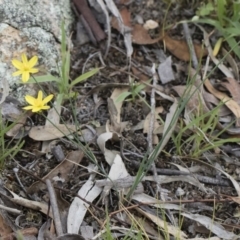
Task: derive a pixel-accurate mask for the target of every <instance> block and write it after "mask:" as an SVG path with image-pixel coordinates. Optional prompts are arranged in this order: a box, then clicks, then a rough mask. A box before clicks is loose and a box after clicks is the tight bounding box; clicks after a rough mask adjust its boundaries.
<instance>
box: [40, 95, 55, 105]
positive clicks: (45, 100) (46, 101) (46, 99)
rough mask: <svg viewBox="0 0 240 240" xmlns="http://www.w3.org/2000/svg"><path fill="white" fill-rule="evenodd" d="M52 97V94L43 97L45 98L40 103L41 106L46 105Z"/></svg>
mask: <svg viewBox="0 0 240 240" xmlns="http://www.w3.org/2000/svg"><path fill="white" fill-rule="evenodd" d="M53 97H54V95H53V94H50V95H49V96H47V97H45V98H44V99H43V101H42V102H43V105H45V104H46V103H48V102H50V101H51V100H52V98H53Z"/></svg>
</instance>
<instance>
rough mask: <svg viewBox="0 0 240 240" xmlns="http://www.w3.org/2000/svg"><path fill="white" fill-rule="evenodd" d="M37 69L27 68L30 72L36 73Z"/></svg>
mask: <svg viewBox="0 0 240 240" xmlns="http://www.w3.org/2000/svg"><path fill="white" fill-rule="evenodd" d="M38 71H39V70H38V69H37V68H31V69H30V70H29V72H30V73H37V72H38Z"/></svg>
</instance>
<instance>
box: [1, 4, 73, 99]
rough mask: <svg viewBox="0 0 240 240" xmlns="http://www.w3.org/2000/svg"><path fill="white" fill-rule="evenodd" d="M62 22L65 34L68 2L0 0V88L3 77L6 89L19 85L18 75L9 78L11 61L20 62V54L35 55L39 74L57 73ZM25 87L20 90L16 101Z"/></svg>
mask: <svg viewBox="0 0 240 240" xmlns="http://www.w3.org/2000/svg"><path fill="white" fill-rule="evenodd" d="M62 20H64V22H65V28H66V31H67V33H68V35H69V32H70V27H71V25H72V23H73V20H74V17H73V14H72V11H71V7H70V0H41V1H39V0H0V88H3V82H2V79H3V78H4V79H5V81H6V80H7V82H8V84H9V86H10V88H12V87H13V86H14V85H15V84H18V83H19V81H20V79H21V78H20V77H19V76H18V77H12V73H13V72H14V71H16V69H15V68H14V67H13V66H12V64H11V60H12V59H13V58H17V59H19V60H20V56H21V54H22V53H26V55H27V56H28V58H31V57H32V56H34V55H37V56H38V58H39V61H38V68H39V69H40V73H39V74H44V73H46V72H58V70H57V64H59V63H60V42H61V23H62ZM27 86H28V85H24V87H20V89H23V90H24V93H19V98H20V99H19V100H20V101H21V95H24V94H25V92H28V90H27V88H29V87H27ZM31 88H32V87H31ZM18 90H19V89H18ZM17 92H19V91H17ZM29 94H30V93H29ZM14 95H15V94H14Z"/></svg>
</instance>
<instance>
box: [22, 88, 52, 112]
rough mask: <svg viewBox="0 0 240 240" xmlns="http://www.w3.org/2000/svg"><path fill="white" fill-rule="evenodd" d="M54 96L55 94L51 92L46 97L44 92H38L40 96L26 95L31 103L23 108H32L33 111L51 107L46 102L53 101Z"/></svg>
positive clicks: (26, 98)
mask: <svg viewBox="0 0 240 240" xmlns="http://www.w3.org/2000/svg"><path fill="white" fill-rule="evenodd" d="M52 98H53V94H50V95H49V96H47V97H46V98H44V99H43V92H42V91H39V92H38V97H37V98H34V97H32V96H30V95H26V96H25V100H26V101H27V102H28V103H29V104H30V106H26V107H24V108H23V109H25V110H32V112H39V111H41V110H46V109H49V108H50V107H49V106H47V105H46V104H47V103H48V102H49V101H51V100H52Z"/></svg>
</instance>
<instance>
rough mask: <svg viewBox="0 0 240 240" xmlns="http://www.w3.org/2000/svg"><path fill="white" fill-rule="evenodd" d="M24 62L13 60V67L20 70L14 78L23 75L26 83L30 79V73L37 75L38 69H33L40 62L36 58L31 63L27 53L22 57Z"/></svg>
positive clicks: (14, 74) (15, 73)
mask: <svg viewBox="0 0 240 240" xmlns="http://www.w3.org/2000/svg"><path fill="white" fill-rule="evenodd" d="M21 58H22V62H20V61H18V60H17V59H13V60H12V65H13V66H14V67H15V68H17V69H18V71H16V72H14V73H13V74H12V75H13V76H18V75H21V74H22V81H23V82H24V83H25V82H27V81H28V79H29V78H30V73H37V72H38V69H37V68H33V67H34V66H35V65H36V64H37V61H38V57H37V56H34V57H32V58H31V59H30V60H29V61H28V59H27V56H26V54H25V53H23V54H22V55H21Z"/></svg>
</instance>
